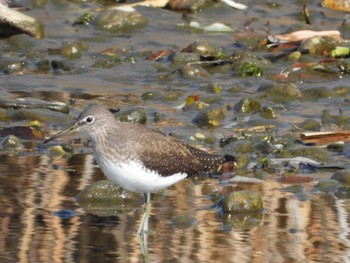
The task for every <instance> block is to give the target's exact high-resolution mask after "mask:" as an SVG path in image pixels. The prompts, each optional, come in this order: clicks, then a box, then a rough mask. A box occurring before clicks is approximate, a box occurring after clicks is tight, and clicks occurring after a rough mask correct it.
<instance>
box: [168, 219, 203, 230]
mask: <svg viewBox="0 0 350 263" xmlns="http://www.w3.org/2000/svg"><path fill="white" fill-rule="evenodd" d="M196 223H197V220H196V219H195V218H194V217H192V216H178V217H175V218H173V219H172V220H171V224H172V225H173V226H175V227H177V228H179V229H188V228H190V227H191V226H194V225H195V224H196Z"/></svg>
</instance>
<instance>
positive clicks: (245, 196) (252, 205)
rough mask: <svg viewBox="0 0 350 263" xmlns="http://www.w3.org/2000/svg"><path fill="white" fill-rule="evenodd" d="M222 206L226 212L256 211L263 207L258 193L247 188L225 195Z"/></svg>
mask: <svg viewBox="0 0 350 263" xmlns="http://www.w3.org/2000/svg"><path fill="white" fill-rule="evenodd" d="M222 207H223V210H224V212H227V213H244V212H245V213H247V212H258V211H261V210H262V209H263V208H264V207H263V201H262V199H261V196H260V194H258V193H256V192H253V191H247V190H241V191H234V192H231V193H229V194H228V195H226V196H225V197H224V199H223V203H222Z"/></svg>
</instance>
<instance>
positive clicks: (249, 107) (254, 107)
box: [233, 98, 261, 114]
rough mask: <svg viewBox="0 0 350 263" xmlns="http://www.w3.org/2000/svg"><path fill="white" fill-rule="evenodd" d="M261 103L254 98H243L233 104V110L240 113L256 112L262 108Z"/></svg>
mask: <svg viewBox="0 0 350 263" xmlns="http://www.w3.org/2000/svg"><path fill="white" fill-rule="evenodd" d="M260 108H261V104H260V102H258V101H257V100H254V99H252V98H243V99H241V100H240V101H239V102H238V103H236V104H235V105H234V106H233V110H234V111H235V112H238V113H246V114H251V113H256V112H258V111H259V110H260Z"/></svg>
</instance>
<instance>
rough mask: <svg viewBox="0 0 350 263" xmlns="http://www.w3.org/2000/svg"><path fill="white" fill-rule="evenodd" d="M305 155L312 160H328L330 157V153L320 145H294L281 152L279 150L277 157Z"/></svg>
mask: <svg viewBox="0 0 350 263" xmlns="http://www.w3.org/2000/svg"><path fill="white" fill-rule="evenodd" d="M300 156H302V157H307V158H310V159H312V160H318V161H320V162H324V161H328V160H330V159H331V153H330V152H329V151H328V150H326V149H324V148H320V147H312V146H301V145H298V146H295V148H291V149H286V150H285V151H283V152H279V153H278V154H277V155H276V157H277V158H292V157H300Z"/></svg>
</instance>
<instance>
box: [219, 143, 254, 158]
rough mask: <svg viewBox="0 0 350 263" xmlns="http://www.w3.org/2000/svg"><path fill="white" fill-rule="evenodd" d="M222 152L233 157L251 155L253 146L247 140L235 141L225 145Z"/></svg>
mask: <svg viewBox="0 0 350 263" xmlns="http://www.w3.org/2000/svg"><path fill="white" fill-rule="evenodd" d="M223 152H225V153H226V154H230V155H233V156H236V155H239V154H244V153H253V152H254V146H253V144H252V142H251V141H249V140H236V141H232V142H230V143H229V144H227V145H226V146H225V147H224V148H223Z"/></svg>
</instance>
